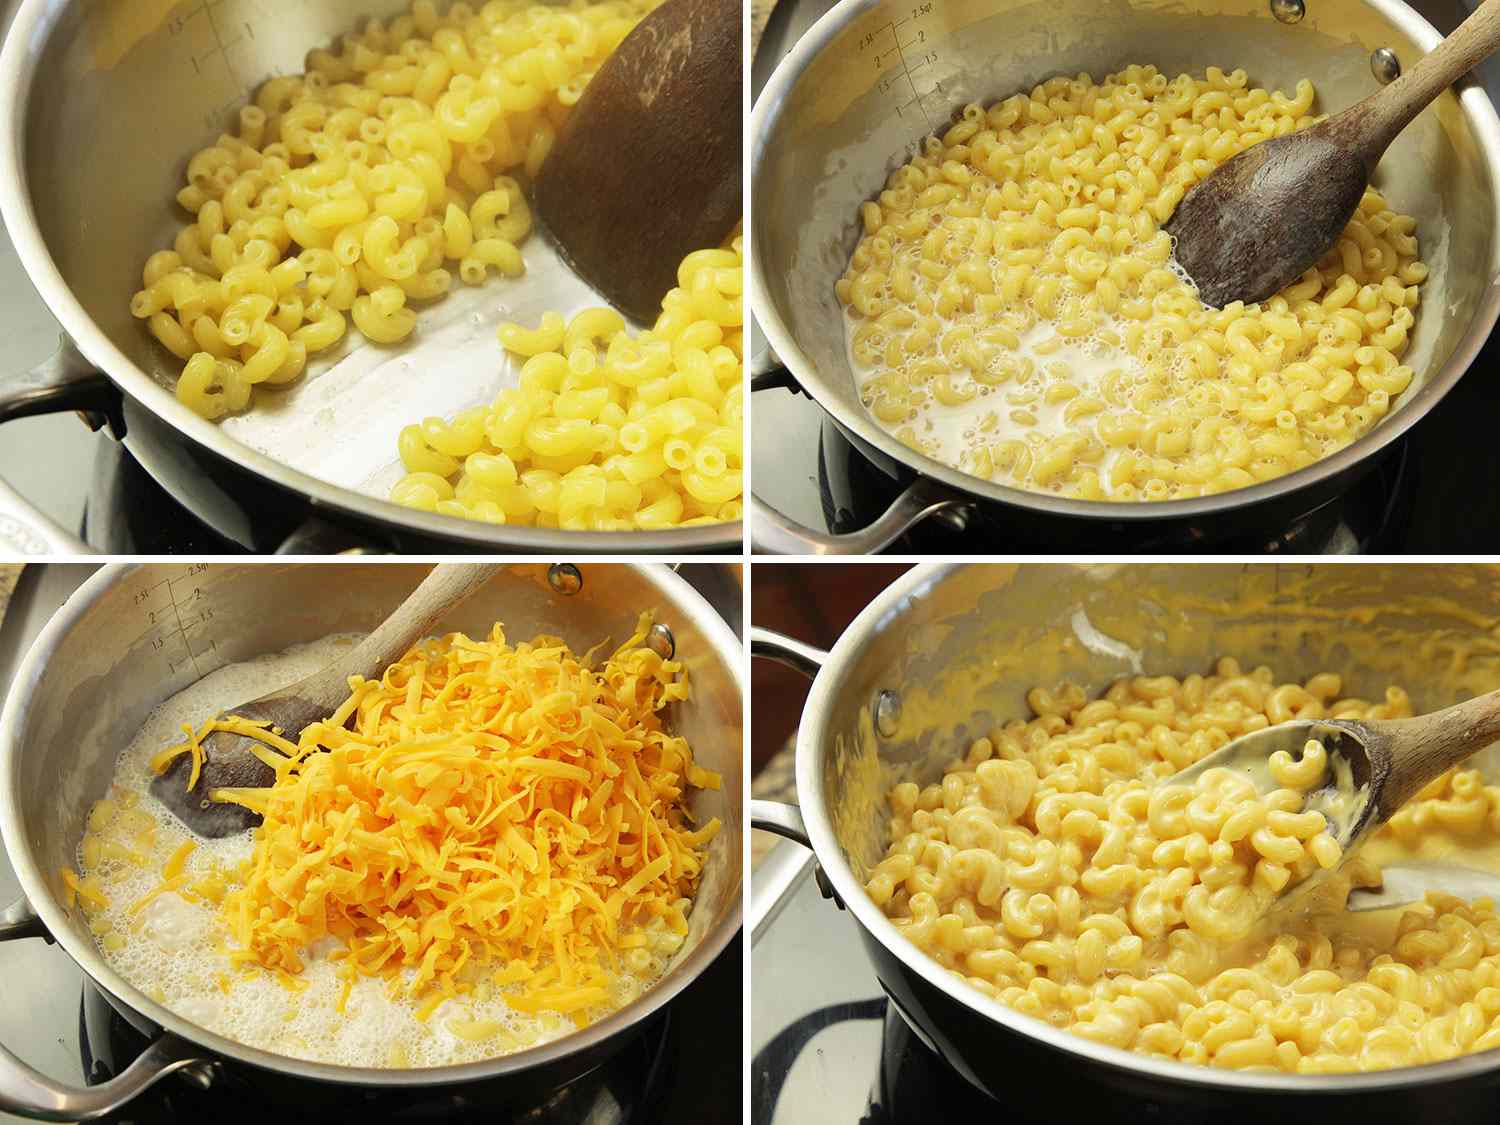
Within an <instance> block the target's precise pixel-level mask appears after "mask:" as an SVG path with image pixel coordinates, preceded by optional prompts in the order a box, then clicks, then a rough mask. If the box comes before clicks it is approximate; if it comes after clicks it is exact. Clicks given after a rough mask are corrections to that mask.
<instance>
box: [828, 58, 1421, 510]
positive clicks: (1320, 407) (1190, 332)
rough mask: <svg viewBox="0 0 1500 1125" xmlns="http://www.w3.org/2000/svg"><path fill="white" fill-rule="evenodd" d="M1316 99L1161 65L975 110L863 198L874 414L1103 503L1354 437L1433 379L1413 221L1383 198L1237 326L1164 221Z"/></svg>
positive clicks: (1288, 458)
mask: <svg viewBox="0 0 1500 1125" xmlns="http://www.w3.org/2000/svg"><path fill="white" fill-rule="evenodd" d="M1312 106H1313V87H1312V84H1311V83H1310V82H1307V81H1302V82H1299V83H1297V87H1296V91H1295V93H1294V94H1293V95H1291V96H1287V95H1284V94H1281V93H1279V92H1278V93H1272V92H1268V91H1266V90H1262V89H1258V88H1255V87H1252V86H1250V85H1249V83H1248V80H1247V77H1246V75H1245V72H1244V71H1242V70H1236V71H1233V72H1229V73H1226V72H1225V71H1223V70H1221V69H1219V68H1217V67H1209V68H1208V69H1207V71H1206V73H1205V76H1204V77H1202V78H1195V77H1193V76H1191V75H1186V74H1184V75H1179V76H1178V77H1176V78H1174V79H1171V80H1168V78H1167V77H1166V76H1165V75H1163V74H1161V73H1159V72H1158V71H1157V70H1156V69H1155V68H1154V67H1151V66H1129V67H1126V68H1125V69H1124V70H1122V71H1120V72H1119V73H1118V74H1112V75H1109V76H1108V77H1106V78H1105V79H1104V81H1103V82H1100V83H1095V82H1094V81H1093V80H1092V79H1091V78H1090V77H1089V76H1088V75H1079V76H1077V77H1076V78H1069V77H1056V78H1052V79H1049V80H1048V81H1046V82H1044V83H1042V84H1041V85H1040V86H1037V87H1036V88H1035V89H1033V90H1031V91H1030V92H1029V93H1023V94H1017V95H1015V96H1013V97H1010V98H1006V99H1005V100H1003V101H1000V102H997V103H995V104H994V105H992V106H990V107H988V108H987V109H986V108H984V107H982V106H979V105H968V106H965V107H964V109H963V111H962V114H961V116H960V118H959V119H958V120H957V121H956V122H955V123H954V124H953V125H952V126H951V127H950V128H949V129H948V130H947V132H945V133H944V134H943V135H942V136H933V137H929V138H928V139H927V140H926V141H925V142H924V145H923V149H922V152H921V153H920V154H919V155H917V156H916V157H914V158H913V159H912V160H911V161H909V162H908V163H906V164H905V165H903V166H902V167H900V168H897V169H896V171H895V172H894V173H892V174H891V176H890V178H889V179H888V181H887V183H886V187H885V189H884V190H883V191H882V192H881V193H880V194H879V196H878V197H877V198H876V199H874V200H872V201H870V202H867V203H866V204H864V205H863V207H862V209H861V212H860V222H861V226H862V230H863V235H862V237H861V238H860V240H859V242H858V244H857V246H856V247H855V250H854V253H853V256H852V258H851V260H850V263H849V267H848V270H847V272H846V273H845V274H844V276H843V277H842V278H841V279H840V280H839V281H838V282H837V284H836V286H835V291H836V294H837V297H838V299H839V300H840V301H841V302H842V303H843V304H844V305H845V306H846V309H847V313H848V322H847V328H848V337H849V350H850V356H851V362H852V364H853V366H854V369H855V371H856V375H857V378H858V381H859V384H860V395H861V399H862V401H863V403H864V405H865V406H866V408H867V409H868V410H869V411H870V412H871V414H872V415H873V416H874V417H875V418H876V419H877V420H878V421H879V422H880V423H881V425H882V426H884V427H885V428H886V429H888V430H890V431H891V432H892V433H894V434H896V436H898V437H899V438H901V440H903V441H905V442H906V443H907V444H909V445H911V446H912V447H913V448H915V449H917V450H919V451H921V452H923V453H926V454H927V455H929V456H931V457H934V458H937V459H938V460H942V461H945V462H947V463H948V464H951V465H954V466H956V467H958V468H960V469H963V470H964V471H966V472H969V473H972V474H975V475H978V476H982V477H985V478H988V479H994V480H996V481H1002V482H1005V483H1009V484H1013V485H1017V486H1020V487H1023V488H1027V489H1031V490H1036V491H1050V492H1056V493H1061V494H1064V495H1068V496H1074V497H1079V498H1083V499H1094V500H1114V501H1128V500H1168V499H1180V498H1186V497H1192V496H1201V495H1206V494H1210V493H1217V492H1224V491H1227V490H1229V489H1234V488H1241V487H1244V486H1246V485H1249V484H1254V483H1256V482H1258V481H1264V480H1269V479H1272V478H1274V477H1277V476H1280V475H1282V474H1285V473H1288V472H1291V471H1293V470H1295V469H1298V468H1302V467H1304V466H1306V465H1309V464H1312V463H1313V462H1314V461H1316V460H1318V459H1319V458H1321V457H1326V456H1327V455H1329V454H1330V453H1332V452H1334V451H1335V450H1337V449H1339V448H1341V447H1343V446H1345V445H1348V444H1349V443H1350V442H1352V441H1354V440H1355V439H1356V438H1358V437H1359V436H1361V435H1362V434H1364V433H1365V432H1366V431H1367V430H1369V429H1370V427H1371V426H1373V425H1375V423H1376V422H1378V421H1379V419H1380V418H1381V417H1382V416H1383V415H1384V414H1385V413H1386V412H1387V411H1389V409H1390V407H1391V404H1392V402H1393V401H1394V400H1395V399H1396V398H1397V397H1398V396H1399V395H1400V394H1401V393H1402V392H1403V391H1405V390H1406V389H1407V387H1408V386H1410V385H1411V382H1412V380H1413V371H1412V369H1411V368H1410V367H1409V366H1407V365H1406V364H1405V363H1403V362H1402V357H1403V355H1404V353H1405V350H1406V347H1407V343H1408V340H1409V336H1410V332H1411V329H1412V325H1413V323H1414V320H1415V315H1416V309H1417V304H1418V287H1419V286H1420V284H1421V283H1422V281H1423V280H1424V279H1425V278H1426V276H1427V268H1426V266H1424V265H1423V264H1422V262H1421V261H1420V260H1419V259H1418V257H1417V255H1418V247H1417V240H1416V238H1415V236H1414V235H1413V229H1414V227H1415V222H1414V220H1412V219H1411V218H1410V217H1409V216H1405V215H1401V214H1398V213H1396V212H1394V211H1392V210H1391V208H1390V207H1389V205H1388V204H1387V203H1386V201H1385V199H1384V198H1383V197H1382V196H1381V195H1380V193H1379V192H1377V191H1375V190H1374V189H1369V190H1367V191H1366V192H1365V195H1364V198H1363V199H1362V200H1361V202H1360V204H1359V207H1358V210H1357V211H1356V213H1355V215H1354V217H1353V218H1352V219H1351V220H1350V222H1349V225H1348V227H1347V228H1346V229H1345V231H1344V233H1343V235H1342V236H1341V237H1340V239H1339V241H1338V243H1337V245H1336V246H1335V247H1334V248H1333V249H1332V250H1330V251H1329V253H1328V254H1327V255H1325V256H1324V258H1323V259H1322V260H1321V261H1320V262H1319V263H1318V264H1317V266H1316V267H1315V268H1313V269H1311V270H1309V271H1308V272H1307V274H1306V275H1304V276H1303V277H1302V278H1301V279H1300V280H1299V281H1298V282H1296V283H1295V284H1293V285H1291V286H1289V287H1288V288H1287V289H1285V290H1284V291H1283V292H1281V293H1279V294H1277V295H1276V296H1274V297H1272V298H1270V299H1269V300H1268V301H1266V302H1264V303H1263V304H1258V305H1249V306H1245V305H1243V304H1241V303H1239V302H1236V303H1234V304H1231V305H1228V306H1226V307H1225V308H1223V309H1212V308H1207V307H1205V306H1204V305H1203V304H1202V303H1201V302H1200V301H1199V300H1198V298H1197V294H1196V291H1195V290H1194V289H1193V287H1192V285H1191V283H1190V282H1188V281H1187V280H1186V279H1185V278H1184V277H1183V276H1182V275H1180V274H1179V273H1178V272H1176V271H1175V268H1174V264H1173V262H1172V246H1171V240H1170V238H1169V236H1168V235H1167V234H1166V233H1165V232H1164V231H1163V230H1162V229H1161V225H1162V224H1163V223H1164V222H1165V221H1166V220H1167V219H1168V218H1169V217H1170V216H1171V214H1172V211H1173V209H1174V208H1175V207H1176V205H1177V203H1178V202H1179V201H1180V200H1181V199H1182V197H1183V195H1184V194H1185V193H1186V191H1187V190H1188V189H1189V188H1191V187H1192V186H1193V185H1194V184H1196V183H1197V182H1198V181H1200V180H1201V179H1203V178H1204V177H1205V176H1207V175H1208V174H1209V173H1210V172H1211V171H1212V170H1213V169H1214V167H1216V166H1217V165H1218V164H1220V163H1222V162H1223V161H1224V160H1227V159H1228V158H1229V157H1231V156H1233V155H1235V154H1236V153H1238V152H1240V151H1242V150H1244V149H1245V148H1247V147H1248V146H1250V145H1252V144H1255V143H1256V142H1258V141H1261V140H1265V139H1267V138H1270V137H1275V136H1280V135H1283V134H1285V133H1287V132H1290V131H1292V130H1294V129H1301V128H1304V127H1306V126H1307V125H1309V124H1311V123H1313V122H1314V121H1316V120H1317V118H1316V117H1315V116H1313V113H1312ZM1073 399H1080V400H1082V401H1083V402H1084V403H1085V404H1087V405H1086V406H1085V407H1083V408H1082V409H1080V408H1076V407H1069V406H1065V405H1063V404H1064V403H1067V402H1069V401H1071V400H1073ZM1020 450H1024V451H1025V454H1026V455H1025V456H1021V455H1019V451H1020Z"/></svg>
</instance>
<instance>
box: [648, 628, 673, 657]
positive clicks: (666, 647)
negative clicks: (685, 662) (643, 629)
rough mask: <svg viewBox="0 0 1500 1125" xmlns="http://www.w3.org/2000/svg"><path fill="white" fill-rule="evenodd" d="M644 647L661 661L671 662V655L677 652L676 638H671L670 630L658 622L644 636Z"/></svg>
mask: <svg viewBox="0 0 1500 1125" xmlns="http://www.w3.org/2000/svg"><path fill="white" fill-rule="evenodd" d="M646 647H647V648H649V649H650V650H651V651H652V652H654V653H656V655H657V656H659V657H661V658H662V659H663V660H671V659H672V654H673V653H675V652H676V651H677V638H675V637H674V636H672V630H671V629H668V628H667V627H666V626H665V625H663V624H662V623H661V622H659V621H658V622H657V623H656V624H655V625H653V626H651V631H650V632H649V633H647V634H646Z"/></svg>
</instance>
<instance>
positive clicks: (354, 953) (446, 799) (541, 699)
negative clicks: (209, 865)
mask: <svg viewBox="0 0 1500 1125" xmlns="http://www.w3.org/2000/svg"><path fill="white" fill-rule="evenodd" d="M649 624H650V618H649V616H643V617H642V618H641V620H640V622H639V624H638V628H637V632H636V633H635V635H633V636H632V637H631V638H630V639H629V640H628V641H627V642H626V643H625V644H624V645H623V646H621V647H620V648H619V649H618V650H617V651H615V652H614V653H613V655H611V656H610V657H609V658H608V659H607V660H605V661H604V663H603V666H602V667H601V668H597V669H596V668H593V667H590V666H589V659H590V657H591V656H592V650H591V652H590V653H586V654H584V656H583V657H578V656H575V655H574V654H573V653H572V652H571V651H570V650H569V648H568V647H567V645H566V644H565V643H564V642H563V641H562V640H560V639H558V638H555V637H546V636H543V637H538V638H536V639H535V640H533V641H531V642H529V643H523V644H519V645H516V646H514V647H512V646H511V645H509V644H508V643H507V642H506V640H505V635H504V632H503V630H502V629H501V627H500V626H499V625H496V626H495V627H494V629H493V630H492V631H491V633H490V636H489V637H488V638H487V639H484V640H474V639H471V638H469V637H467V636H464V635H463V634H458V633H455V634H452V635H450V636H447V637H444V638H441V639H439V640H432V641H427V642H423V643H422V644H420V645H418V646H417V647H415V648H413V649H412V650H411V651H410V652H408V653H407V654H406V655H405V656H404V657H402V659H401V660H399V661H398V662H397V663H395V664H393V665H392V666H391V667H390V668H388V669H387V670H386V672H385V674H384V675H383V676H382V677H381V679H380V680H379V681H378V682H377V681H365V680H361V679H359V678H357V677H356V678H353V679H351V680H350V695H349V698H348V700H347V701H346V702H345V704H344V705H343V706H341V707H340V708H339V710H338V711H337V712H336V713H335V714H334V715H332V716H330V717H329V718H328V719H327V720H326V721H324V722H320V723H315V724H312V725H311V726H309V727H308V728H307V729H306V730H304V731H303V732H302V734H301V737H300V739H299V740H298V742H297V743H296V744H295V745H293V744H292V743H291V742H289V741H287V740H286V739H283V738H280V737H279V735H277V734H276V733H274V732H272V731H269V730H267V729H265V728H264V727H263V726H260V725H256V724H250V723H247V722H246V721H245V720H241V719H229V720H222V719H221V720H213V721H211V722H209V723H206V724H204V725H203V727H202V728H200V729H199V730H197V731H193V730H191V729H189V730H188V737H189V740H188V742H186V743H184V744H183V745H181V746H177V747H173V748H171V749H170V750H168V751H164V752H163V753H162V754H159V755H157V756H156V758H155V759H154V760H153V761H152V766H153V768H155V769H156V770H157V772H163V771H165V770H166V769H167V768H168V766H169V765H170V764H171V762H172V761H173V760H174V759H175V758H176V757H177V756H179V755H180V754H183V753H190V754H192V755H193V780H194V781H196V777H197V774H198V772H199V770H200V769H201V765H202V756H203V750H202V743H203V740H204V739H205V738H207V737H208V735H209V734H211V733H213V732H214V731H216V730H232V731H234V732H235V733H240V734H247V735H249V736H250V737H252V738H255V739H257V740H258V741H259V742H260V743H263V744H264V745H265V746H266V747H267V749H266V751H265V753H264V756H263V760H264V761H266V762H267V764H269V765H271V766H272V768H274V769H275V770H276V774H277V777H276V781H275V782H274V784H272V785H271V786H270V787H269V788H264V789H221V790H216V791H215V792H214V793H213V794H212V795H213V797H214V798H215V799H217V800H228V801H234V802H236V803H238V804H241V805H243V806H245V807H246V808H249V809H252V810H254V811H255V812H257V813H260V814H261V815H262V817H263V818H264V821H263V823H262V824H261V826H260V827H259V828H258V829H256V832H255V841H254V851H253V854H252V857H251V859H250V860H249V862H248V863H247V864H246V865H245V867H244V869H243V870H242V871H240V872H239V873H238V875H237V877H235V878H231V880H230V882H229V886H228V888H227V890H225V891H223V892H222V902H221V905H220V906H219V915H218V916H219V919H220V921H221V922H222V924H223V926H224V929H225V930H226V931H227V935H228V943H227V945H226V953H227V955H228V957H229V959H230V961H231V963H236V964H239V965H241V966H252V965H255V966H260V967H261V968H263V969H266V970H269V971H271V972H273V973H275V974H277V975H278V976H279V977H282V978H283V980H284V981H285V982H286V983H287V984H288V985H289V986H293V987H294V986H295V982H296V978H297V974H299V973H301V972H302V970H303V968H304V964H305V961H306V958H307V957H308V955H309V954H308V951H309V947H311V946H313V945H315V944H316V943H319V942H321V941H323V940H324V939H326V938H333V939H336V940H337V942H338V944H339V945H340V946H341V948H340V949H339V950H338V951H337V952H335V953H334V954H332V956H333V957H334V958H336V959H339V963H340V972H341V973H343V974H345V976H346V980H347V981H349V982H352V981H353V980H354V979H356V977H358V976H359V975H365V976H379V977H383V978H386V979H387V980H389V981H390V982H392V987H397V986H398V985H397V982H398V981H400V985H399V986H400V987H404V988H405V989H406V990H407V991H408V994H409V995H411V996H413V997H420V998H421V999H422V1004H421V1015H422V1016H423V1017H424V1018H425V1017H426V1016H429V1015H431V1013H432V1012H433V1011H434V1010H436V1008H437V1006H438V1005H439V1004H440V1003H441V1002H442V1001H443V1000H444V999H446V998H448V997H452V996H456V995H459V994H461V993H464V992H468V991H470V990H472V989H473V988H474V987H475V984H476V982H479V981H484V980H485V978H488V981H489V982H490V983H487V984H485V987H490V984H493V985H495V986H501V987H505V988H506V989H508V990H510V991H508V992H507V1000H508V1001H509V1002H510V1003H511V1004H512V1006H513V1007H516V1008H517V1009H518V1010H521V1011H536V1010H541V1009H550V1010H554V1011H558V1012H563V1013H568V1014H572V1015H573V1016H574V1018H575V1019H578V1020H580V1022H581V1021H582V1018H583V1016H582V1013H583V1012H585V1011H586V1010H587V1009H589V1008H592V1007H595V1006H597V1005H599V1004H601V1003H603V1002H605V1001H606V1000H607V998H608V995H609V983H610V981H611V979H612V977H613V975H614V974H617V973H618V972H619V971H620V970H621V954H622V951H625V950H629V949H633V948H635V947H637V946H639V945H640V944H642V941H641V934H642V933H643V932H644V931H646V930H648V929H652V928H655V929H664V930H666V931H668V932H670V933H674V934H679V935H680V934H683V933H685V932H686V930H687V920H686V917H685V911H686V907H687V905H688V902H689V900H690V897H691V895H692V893H693V891H694V889H695V887H696V884H697V880H698V877H699V874H700V872H701V870H702V866H703V859H704V848H705V846H706V845H707V843H708V841H709V840H710V839H712V837H713V836H714V834H715V833H716V832H717V830H718V827H719V824H718V821H717V819H715V820H711V821H709V822H708V823H707V824H705V825H703V826H702V827H701V828H696V829H695V828H694V827H693V826H692V824H691V820H690V817H689V815H688V813H687V811H686V809H685V807H684V804H683V796H684V792H685V790H686V788H687V787H688V786H690V785H691V786H696V787H701V788H715V789H716V788H718V786H719V778H718V776H717V775H715V774H713V773H711V772H710V771H707V770H704V769H702V768H701V767H698V766H696V765H695V764H694V763H693V759H692V752H691V750H690V748H689V746H688V744H687V742H686V741H685V740H684V739H682V738H681V737H678V736H676V735H673V734H671V733H669V732H668V731H667V729H666V727H665V725H664V722H663V712H664V711H665V709H666V708H667V707H668V706H669V705H670V704H671V703H673V702H674V701H676V700H683V699H686V698H687V697H688V683H687V674H686V671H685V669H684V667H683V666H682V664H681V663H680V662H677V661H669V660H663V659H662V658H661V657H660V656H659V655H658V654H656V653H655V652H652V651H651V650H650V649H648V648H644V647H641V642H642V641H643V640H644V639H645V636H646V630H647V628H648V627H649ZM346 724H347V725H346ZM190 850H191V849H190V847H188V848H184V849H180V850H179V851H178V852H177V853H175V854H174V855H173V856H172V857H171V860H170V861H169V862H168V864H167V865H166V868H165V870H164V871H163V883H162V884H161V886H160V887H158V888H157V890H156V891H153V892H152V894H151V895H149V896H148V897H147V899H146V900H143V901H142V902H140V903H137V904H136V908H137V909H139V908H143V907H144V906H145V905H146V902H147V901H149V899H150V898H152V897H154V896H155V895H156V894H159V893H163V892H164V891H166V890H168V889H174V890H175V889H177V888H180V887H183V886H184V885H185V884H186V883H187V878H188V877H187V875H186V874H185V865H186V860H187V857H188V852H189V851H190ZM197 885H201V884H195V886H197ZM69 889H70V890H77V891H79V893H80V897H82V892H81V889H80V888H77V887H74V886H72V885H70V888H69ZM205 890H207V888H205ZM214 890H218V888H217V887H215V888H214ZM347 995H348V990H347V989H345V991H344V996H345V997H347ZM484 1030H486V1029H485V1027H484V1026H483V1025H474V1026H468V1025H465V1026H464V1032H465V1033H467V1034H470V1035H474V1034H479V1033H481V1032H482V1031H484Z"/></svg>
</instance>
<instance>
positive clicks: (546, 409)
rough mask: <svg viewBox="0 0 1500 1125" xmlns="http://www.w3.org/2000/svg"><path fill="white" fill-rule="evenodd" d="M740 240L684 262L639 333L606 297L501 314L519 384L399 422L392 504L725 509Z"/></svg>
mask: <svg viewBox="0 0 1500 1125" xmlns="http://www.w3.org/2000/svg"><path fill="white" fill-rule="evenodd" d="M743 267H744V257H743V243H742V239H741V237H740V236H739V235H738V234H736V235H735V236H734V237H733V238H732V239H731V240H730V242H729V244H728V245H727V246H726V247H723V248H720V249H713V250H698V251H695V252H693V253H691V254H689V255H688V256H687V257H686V258H684V259H683V261H682V263H681V265H680V266H679V267H678V270H677V287H676V288H675V289H673V290H671V292H669V293H668V294H667V295H666V296H665V297H663V298H662V311H661V315H660V316H659V317H657V320H656V323H655V325H653V326H652V327H651V328H650V329H649V330H647V331H645V332H641V333H639V334H636V335H632V334H631V333H630V331H629V330H628V329H627V327H626V325H625V318H624V317H622V316H621V315H620V314H619V313H617V312H615V311H614V310H613V309H608V308H596V309H586V310H584V311H583V312H580V313H578V314H576V315H575V316H574V317H573V318H572V319H571V320H569V321H567V322H566V323H565V322H564V321H563V318H562V316H561V315H559V314H557V313H548V314H546V315H545V316H543V317H542V321H541V323H540V324H539V325H538V326H537V327H536V328H531V329H528V328H524V327H523V326H521V325H518V324H504V325H501V327H500V343H501V344H502V345H503V346H504V347H505V348H506V349H507V350H508V351H510V352H511V353H512V354H514V355H516V356H517V357H520V358H522V359H523V360H524V363H523V364H522V367H521V375H520V385H519V386H518V387H514V388H507V389H505V390H503V391H501V392H500V393H499V394H498V395H496V396H495V399H494V401H493V402H492V403H490V404H489V405H488V406H477V407H475V408H473V409H471V410H466V411H464V412H463V413H461V414H459V415H457V416H456V417H454V418H453V419H451V420H445V419H442V418H427V419H425V420H423V421H422V422H421V423H420V424H417V425H411V426H408V427H406V429H405V430H403V431H402V432H401V437H400V441H399V447H400V452H401V462H402V464H403V465H404V466H405V467H406V469H407V470H408V472H407V475H406V476H405V477H403V478H402V479H401V480H400V481H398V482H397V484H396V485H395V487H394V488H393V489H392V490H391V499H392V500H394V501H396V502H397V503H399V504H405V505H407V506H409V507H413V508H423V509H426V510H428V511H437V512H442V513H444V514H445V515H451V516H459V517H462V518H466V519H475V520H483V521H485V522H488V523H496V524H502V523H515V524H530V525H535V526H537V527H560V528H564V529H567V530H574V531H634V530H638V529H639V530H657V529H661V528H667V527H689V526H693V525H696V524H711V523H722V522H726V521H732V520H737V519H739V518H740V515H741V495H742V492H743V488H744V484H743V467H744V461H743V448H742V446H743V433H744V421H743V419H744V414H743V408H744V330H743V323H744V308H743V304H742V301H741V289H742V285H743Z"/></svg>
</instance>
